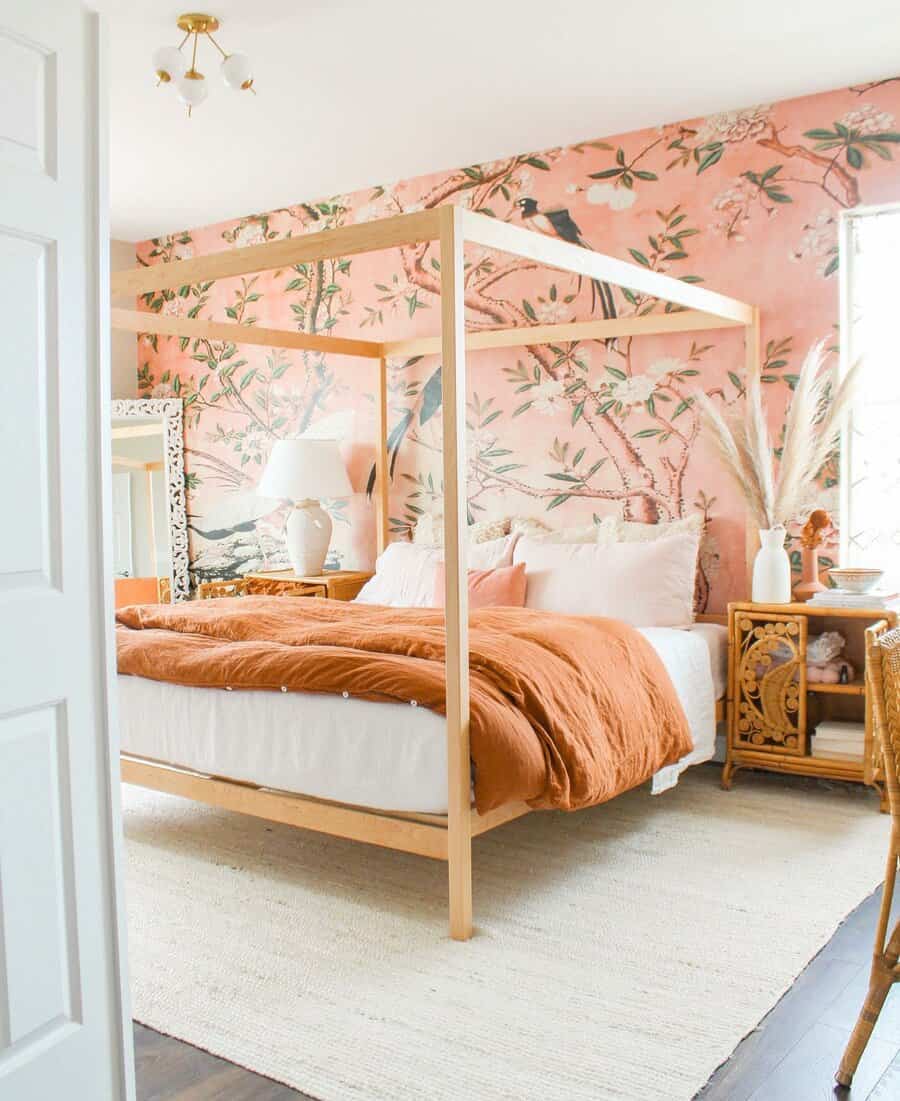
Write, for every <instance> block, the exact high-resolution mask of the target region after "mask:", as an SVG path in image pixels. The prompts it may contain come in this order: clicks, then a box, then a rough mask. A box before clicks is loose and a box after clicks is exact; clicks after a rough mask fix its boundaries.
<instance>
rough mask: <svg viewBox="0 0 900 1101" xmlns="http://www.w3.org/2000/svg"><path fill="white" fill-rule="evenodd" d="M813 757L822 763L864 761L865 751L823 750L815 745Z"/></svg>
mask: <svg viewBox="0 0 900 1101" xmlns="http://www.w3.org/2000/svg"><path fill="white" fill-rule="evenodd" d="M810 756H811V757H818V758H819V760H822V761H862V760H863V757H864V751H863V749H861V748H860V749H830V748H829V749H821V748H819V746H816V745H814V746H813V748H812V752H811V753H810Z"/></svg>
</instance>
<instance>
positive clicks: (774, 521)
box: [695, 342, 860, 529]
mask: <svg viewBox="0 0 900 1101" xmlns="http://www.w3.org/2000/svg"><path fill="white" fill-rule="evenodd" d="M824 359H825V352H824V342H820V343H818V344H814V345H813V347H812V348H810V350H809V352H808V353H807V355H806V358H805V359H804V361H803V366H802V367H801V368H800V374H799V376H798V378H797V385H796V387H795V388H794V393H793V396H792V398H791V404H790V408H789V409H788V413H787V418H786V420H785V425H784V445H783V447H782V450H781V461H780V462H779V464H778V473H777V476H776V474H775V472H774V469H773V449H772V441H771V437H770V435H769V428H768V424H767V422H766V413H765V408H764V406H763V400H762V379H761V378H760V372H759V370H758V369H757V370H754V371H752V372H751V373H750V375H749V377H748V379H747V400H746V406H745V408H744V415H743V417H740V416H731V417H728V418H726V417H725V416H723V415H722V413H721V412H720V411H719V410H718V409H717V408H716V406H715V405H714V404H713V402H712V400H711V399H710V398H709V397H708V396H707V395H706V394H704V393H702V392H697V393H696V394H695V400H696V402H697V407H698V409H699V410H700V416H701V419H702V422H703V424H704V426H705V427H706V429H707V433H708V438H709V440H710V442H711V444H712V446H713V448H714V449H715V451H716V453H717V454H718V456H719V460H720V462H721V463H722V465H723V467H724V468H725V470H726V471H727V473H728V474H729V475H730V476H731V480H732V481H733V482H734V484H735V485H736V486H737V488H738V490H739V491H740V493H741V496H742V497H744V499H745V500H746V502H747V506H748V508H749V509H750V512H751V514H752V515H753V519H754V521H755V522H756V525H757V527H759V528H763V529H768V528H773V527H775V526H777V525H778V524H788V523H789V522H790V521H791V520H792V519H793V518H794V517H795V516H797V514H798V513H799V512H800V511H801V510H802V509H803V508H804V507H805V506H807V504H808V503H809V498H810V495H811V493H812V491H813V487H814V486H815V483H816V479H817V477H818V475H819V471H820V470H821V469H822V467H823V466H824V465H825V463H826V461H827V459H828V456H829V455H830V454H831V452H832V450H833V448H834V445H835V443H836V442H837V439H838V435H839V434H840V430H841V423H842V421H843V419H844V416H845V415H846V413H847V411H848V409H849V408H850V402H851V400H852V398H853V394H854V391H855V389H856V386H857V382H858V379H859V373H860V365H859V363H856V364H854V366H853V367H852V368H851V370H850V371H849V372H848V373H847V376H846V377H845V378H844V380H843V381H842V382H841V384H840V385H839V386H838V387H837V389H836V390H834V391H833V387H832V379H831V377H830V375H831V373H830V372H825V371H823V370H822V364H823V362H824ZM832 391H833V393H832Z"/></svg>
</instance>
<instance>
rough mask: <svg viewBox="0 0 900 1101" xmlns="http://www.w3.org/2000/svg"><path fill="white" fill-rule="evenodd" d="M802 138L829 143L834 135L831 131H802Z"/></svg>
mask: <svg viewBox="0 0 900 1101" xmlns="http://www.w3.org/2000/svg"><path fill="white" fill-rule="evenodd" d="M803 136H804V138H811V139H812V140H813V141H829V140H830V139H831V138H834V137H835V136H836V135H835V134H834V133H833V132H832V131H831V130H804V131H803Z"/></svg>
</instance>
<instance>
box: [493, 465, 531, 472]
mask: <svg viewBox="0 0 900 1101" xmlns="http://www.w3.org/2000/svg"><path fill="white" fill-rule="evenodd" d="M524 468H525V464H524V463H505V464H504V465H503V466H497V467H494V473H495V474H508V473H509V472H510V471H511V470H524Z"/></svg>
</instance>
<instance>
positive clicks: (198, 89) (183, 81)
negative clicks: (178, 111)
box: [175, 76, 209, 107]
mask: <svg viewBox="0 0 900 1101" xmlns="http://www.w3.org/2000/svg"><path fill="white" fill-rule="evenodd" d="M175 87H176V88H177V89H178V95H179V98H180V99H181V102H182V103H186V104H187V105H188V107H197V106H199V105H200V104H201V103H202V102H203V101H204V100H205V99H206V96H207V94H208V92H209V88H208V87H207V85H206V77H204V76H201V77H199V78H196V79H188V77H186V76H180V77H179V78H178V80H177V81H176V83H175Z"/></svg>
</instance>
